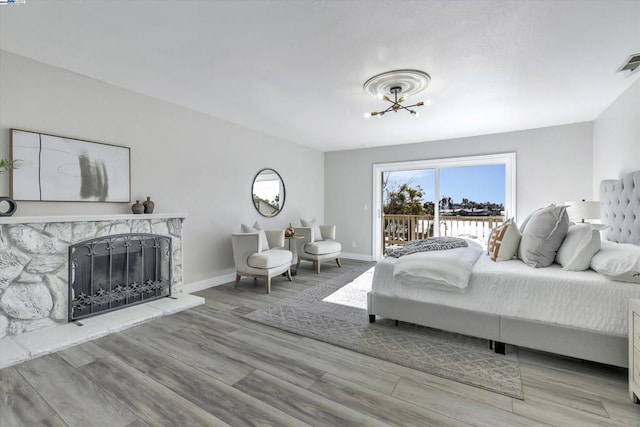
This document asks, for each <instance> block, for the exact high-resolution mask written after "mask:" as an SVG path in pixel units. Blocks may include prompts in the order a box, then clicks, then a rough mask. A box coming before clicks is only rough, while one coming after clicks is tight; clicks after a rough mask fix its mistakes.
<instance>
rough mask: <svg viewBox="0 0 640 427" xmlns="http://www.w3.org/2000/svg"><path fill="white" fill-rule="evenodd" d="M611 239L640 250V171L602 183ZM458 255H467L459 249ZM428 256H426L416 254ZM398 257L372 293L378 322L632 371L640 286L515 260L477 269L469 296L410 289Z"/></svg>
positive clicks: (387, 263)
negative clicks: (631, 321) (398, 272)
mask: <svg viewBox="0 0 640 427" xmlns="http://www.w3.org/2000/svg"><path fill="white" fill-rule="evenodd" d="M600 201H601V210H602V222H603V223H604V224H606V225H608V226H610V229H608V230H607V231H605V232H604V234H605V236H606V239H608V240H609V241H612V242H617V243H627V244H629V243H631V244H634V245H640V171H638V172H634V173H632V174H629V175H627V176H625V177H623V178H622V179H621V180H606V181H603V182H602V183H601V185H600ZM452 250H453V251H456V250H459V249H452ZM410 256H412V257H420V256H421V255H420V254H414V255H410ZM397 262H398V261H397V259H396V258H385V259H383V260H382V261H380V262H379V263H378V264H377V265H376V270H375V273H374V279H373V284H372V289H371V291H370V292H369V293H368V295H367V304H368V313H369V319H370V321H375V317H376V316H380V317H386V318H391V319H396V320H399V321H404V322H410V323H414V324H419V325H424V326H429V327H433V328H437V329H442V330H447V331H451V332H457V333H461V334H465V335H470V336H475V337H480V338H485V339H488V340H490V342H491V343H492V344H493V346H494V349H495V350H496V351H504V344H505V343H506V344H513V345H518V346H523V347H528V348H533V349H537V350H542V351H547V352H551V353H556V354H561V355H566V356H571V357H576V358H580V359H584V360H590V361H595V362H600V363H606V364H610V365H615V366H621V367H627V366H628V331H627V328H628V317H627V316H628V312H627V304H628V299H629V298H640V284H637V283H626V282H620V281H614V280H611V279H609V278H607V277H605V276H603V275H601V274H598V273H596V272H595V271H593V270H587V271H565V270H562V269H561V267H560V266H559V265H555V264H554V265H552V266H550V267H547V268H536V269H534V268H531V267H529V266H527V265H525V264H524V263H523V262H522V261H520V260H517V259H513V260H510V261H504V262H499V263H496V262H493V261H491V260H490V259H489V257H488V256H487V255H486V254H482V255H480V256H479V258H478V259H477V261H476V262H475V263H474V264H473V267H472V270H471V277H470V280H469V284H468V288H467V290H466V292H445V291H442V290H437V289H429V288H424V287H420V286H407V285H406V284H400V283H398V282H397V281H396V280H394V276H393V271H394V265H395V263H397Z"/></svg>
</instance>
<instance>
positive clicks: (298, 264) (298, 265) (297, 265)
mask: <svg viewBox="0 0 640 427" xmlns="http://www.w3.org/2000/svg"><path fill="white" fill-rule="evenodd" d="M298 267H300V257H298V262H297V263H296V270H297V269H298Z"/></svg>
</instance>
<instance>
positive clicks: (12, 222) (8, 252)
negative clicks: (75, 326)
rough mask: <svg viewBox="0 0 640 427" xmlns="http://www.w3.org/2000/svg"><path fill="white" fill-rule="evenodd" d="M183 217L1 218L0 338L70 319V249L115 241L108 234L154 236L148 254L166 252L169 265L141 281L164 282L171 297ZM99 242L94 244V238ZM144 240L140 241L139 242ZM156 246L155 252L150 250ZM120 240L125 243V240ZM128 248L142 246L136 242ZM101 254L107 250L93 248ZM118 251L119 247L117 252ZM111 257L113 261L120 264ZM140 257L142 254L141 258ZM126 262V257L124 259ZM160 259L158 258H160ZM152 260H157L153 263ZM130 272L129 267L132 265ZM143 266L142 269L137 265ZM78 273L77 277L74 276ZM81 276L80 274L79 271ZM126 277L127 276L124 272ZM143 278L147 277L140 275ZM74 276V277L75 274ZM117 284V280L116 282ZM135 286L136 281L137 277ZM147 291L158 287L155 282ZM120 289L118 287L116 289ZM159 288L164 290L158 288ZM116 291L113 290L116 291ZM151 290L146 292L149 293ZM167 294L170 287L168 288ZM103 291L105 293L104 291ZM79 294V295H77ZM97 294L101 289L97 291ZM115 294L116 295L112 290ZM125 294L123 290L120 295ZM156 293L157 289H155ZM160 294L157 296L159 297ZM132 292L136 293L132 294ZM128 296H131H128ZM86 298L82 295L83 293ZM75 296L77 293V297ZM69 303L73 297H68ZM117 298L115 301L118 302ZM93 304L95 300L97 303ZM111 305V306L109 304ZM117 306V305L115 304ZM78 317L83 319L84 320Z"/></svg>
mask: <svg viewBox="0 0 640 427" xmlns="http://www.w3.org/2000/svg"><path fill="white" fill-rule="evenodd" d="M183 219H184V216H181V215H175V214H174V215H162V214H160V215H110V216H84V217H22V218H21V217H9V218H1V219H0V339H2V338H3V337H7V338H11V337H16V336H19V335H21V334H25V333H28V332H31V331H36V330H38V329H41V328H45V327H48V326H52V325H55V324H58V323H63V322H64V323H66V322H68V320H69V316H70V313H71V310H70V309H69V293H70V288H69V258H68V253H69V248H70V247H73V246H74V245H78V244H79V243H81V242H86V241H93V242H94V243H95V242H98V241H100V240H102V241H103V242H107V241H109V242H114V241H113V240H109V239H107V240H105V239H104V238H106V237H107V236H112V237H111V238H113V236H120V235H131V234H132V233H133V234H134V235H136V236H140V235H155V236H165V239H161V240H162V242H164V243H160V240H154V238H152V240H151V241H150V242H149V243H148V245H150V248H149V250H145V251H143V252H141V251H137V252H136V253H137V254H142V253H145V254H149V253H151V252H150V251H159V252H162V251H165V252H166V251H168V252H166V254H167V257H168V259H167V261H168V262H167V263H166V265H165V266H163V267H159V268H160V269H159V270H158V269H155V267H153V268H150V273H149V274H152V275H147V276H145V277H143V276H142V275H140V274H141V273H140V272H139V270H136V271H135V272H133V274H138V275H139V276H138V277H139V280H140V281H143V283H142V284H140V286H144V282H148V281H150V282H166V281H169V283H166V284H167V285H169V284H170V287H171V291H170V292H171V293H173V294H179V293H181V292H182V285H183V284H182V221H183ZM94 239H98V240H94ZM142 241H143V240H142ZM156 241H157V242H158V243H157V244H158V245H159V246H158V247H156V248H153V246H154V245H155V244H156V243H155V242H156ZM123 242H124V240H123ZM129 242H130V243H131V244H138V245H140V244H143V245H145V247H146V245H147V243H140V242H141V240H140V239H139V238H135V239H134V240H133V241H132V240H129ZM96 250H97V251H98V252H99V253H102V252H101V251H104V250H108V249H106V246H102V247H98V248H97V249H96ZM118 251H119V252H121V253H120V255H123V254H124V252H122V248H119V249H116V252H118ZM113 255H115V256H114V257H113V258H112V259H111V261H112V262H116V263H118V262H122V257H118V254H117V253H115V254H113ZM140 256H142V255H140ZM125 258H126V255H125ZM160 258H162V257H159V258H158V259H160ZM154 262H155V260H154ZM131 268H133V267H131ZM135 268H141V267H135ZM74 274H78V273H74ZM83 274H84V273H83ZM125 274H126V273H125ZM143 274H146V273H143ZM74 277H76V278H77V276H74ZM116 280H119V279H117V278H116ZM133 282H136V283H138V279H136V280H134V281H133ZM147 285H148V287H153V286H157V285H154V284H153V283H151V284H149V283H148V284H147ZM115 286H116V287H117V286H118V285H117V284H116V285H115ZM160 288H163V286H160ZM114 289H115V287H114V288H113V289H111V291H114ZM150 290H151V289H150V288H149V289H145V292H146V291H150ZM167 290H168V286H167ZM103 291H105V292H106V289H103ZM81 292H82V291H81ZM96 292H98V293H100V289H99V288H98V289H96ZM116 292H117V291H116ZM123 292H124V291H123ZM153 292H154V293H155V292H156V290H155V289H154V290H153ZM162 292H164V291H161V292H159V293H158V295H160V294H162ZM133 293H135V292H133ZM129 294H130V295H131V294H132V292H129ZM85 295H88V294H86V292H85ZM78 296H79V295H75V297H78ZM72 299H73V295H72ZM116 299H117V298H116ZM95 301H98V300H97V299H96V300H95ZM112 305H113V304H112ZM116 305H117V304H116ZM84 314H86V313H82V315H81V317H84Z"/></svg>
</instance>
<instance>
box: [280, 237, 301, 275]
mask: <svg viewBox="0 0 640 427" xmlns="http://www.w3.org/2000/svg"><path fill="white" fill-rule="evenodd" d="M302 238H303V237H302V236H296V235H295V234H294V235H293V236H288V237H287V236H284V239H285V240H287V241H288V242H289V250H290V251H291V253H292V254H293V258H291V266H292V267H291V275H292V276H295V275H296V274H298V270H296V268H295V267H294V266H295V265H298V250H297V249H296V245H293V249H291V241H292V240H295V239H302Z"/></svg>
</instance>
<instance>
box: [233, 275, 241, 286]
mask: <svg viewBox="0 0 640 427" xmlns="http://www.w3.org/2000/svg"><path fill="white" fill-rule="evenodd" d="M239 284H240V275H239V274H238V273H236V282H235V283H234V284H233V287H234V288H235V287H236V286H238V285H239Z"/></svg>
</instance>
